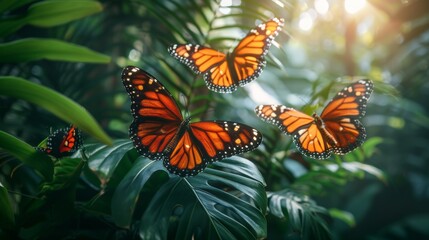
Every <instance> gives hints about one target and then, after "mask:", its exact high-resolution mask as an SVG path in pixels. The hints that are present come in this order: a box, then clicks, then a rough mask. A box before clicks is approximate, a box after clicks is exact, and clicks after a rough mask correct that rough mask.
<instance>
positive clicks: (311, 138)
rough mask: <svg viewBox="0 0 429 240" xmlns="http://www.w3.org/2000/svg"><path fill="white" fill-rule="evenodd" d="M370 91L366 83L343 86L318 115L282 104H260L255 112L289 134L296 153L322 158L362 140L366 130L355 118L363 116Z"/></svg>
mask: <svg viewBox="0 0 429 240" xmlns="http://www.w3.org/2000/svg"><path fill="white" fill-rule="evenodd" d="M372 89H373V84H372V82H371V81H370V80H359V81H357V82H355V83H353V84H351V85H350V86H348V87H345V88H344V89H343V90H342V91H340V92H339V93H338V94H337V95H336V96H335V97H334V98H333V99H332V100H331V101H330V102H329V103H328V104H327V106H326V107H325V109H324V110H323V112H322V113H321V114H320V116H319V115H317V114H313V115H312V116H309V115H307V114H305V113H302V112H300V111H297V110H295V109H293V108H288V107H286V106H283V105H260V106H258V107H256V108H255V112H256V114H257V115H258V116H259V117H261V118H262V119H263V120H264V121H266V122H269V123H272V124H274V125H276V126H278V127H279V128H280V130H281V131H283V132H284V133H286V134H288V135H292V136H293V140H294V142H295V145H296V146H297V148H298V150H299V151H300V152H302V153H303V154H305V155H307V156H309V157H312V158H317V159H325V158H328V157H329V156H330V155H331V153H335V154H340V155H343V154H346V153H348V152H350V151H352V150H354V149H355V148H357V147H358V146H360V145H361V144H362V143H363V142H364V141H365V139H366V131H365V128H364V127H363V125H362V124H361V123H360V121H359V119H360V118H362V117H363V116H364V115H365V112H366V103H367V101H368V99H369V97H370V95H371V93H372Z"/></svg>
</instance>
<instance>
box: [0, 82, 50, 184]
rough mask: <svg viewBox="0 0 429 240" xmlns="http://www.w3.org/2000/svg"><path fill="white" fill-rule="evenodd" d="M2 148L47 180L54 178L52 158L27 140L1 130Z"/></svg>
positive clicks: (0, 142)
mask: <svg viewBox="0 0 429 240" xmlns="http://www.w3.org/2000/svg"><path fill="white" fill-rule="evenodd" d="M0 83H1V81H0ZM0 86H1V84H0ZM0 89H2V88H0ZM0 148H1V149H3V150H5V151H6V152H8V153H9V154H11V155H12V156H14V157H16V158H17V159H19V160H21V161H22V162H23V163H25V164H27V165H28V166H30V167H32V168H33V169H36V170H37V171H39V172H40V173H41V174H42V175H43V177H44V178H45V179H46V180H50V179H51V178H52V173H53V164H52V160H51V159H50V158H49V157H48V156H47V155H46V154H44V153H41V152H39V151H36V150H35V149H34V147H32V146H30V145H28V144H27V143H26V142H23V141H21V140H20V139H18V138H16V137H14V136H12V135H10V134H8V133H5V132H3V131H0Z"/></svg>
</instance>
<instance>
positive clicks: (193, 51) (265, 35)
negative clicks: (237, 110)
mask: <svg viewBox="0 0 429 240" xmlns="http://www.w3.org/2000/svg"><path fill="white" fill-rule="evenodd" d="M283 23H284V20H283V19H282V18H273V19H271V20H269V21H267V22H264V23H261V24H259V25H258V26H257V27H256V28H255V29H252V30H251V31H250V32H249V34H247V36H246V37H244V38H243V39H242V40H241V41H240V42H239V43H238V45H237V47H236V48H235V49H234V50H233V52H232V53H230V54H228V55H227V54H224V53H221V52H219V51H217V50H215V49H212V48H209V47H204V46H200V45H192V44H174V45H172V46H171V47H169V48H168V51H169V52H170V54H171V55H172V56H173V57H175V58H177V59H178V60H179V61H181V62H183V63H185V64H186V65H187V66H189V67H190V68H191V69H192V70H193V71H194V72H195V73H197V74H203V75H204V80H205V82H206V84H207V87H208V88H209V89H210V90H212V91H215V92H220V93H231V92H234V91H235V90H237V86H239V85H240V86H243V85H245V84H246V83H248V82H250V81H252V80H254V79H256V78H257V77H258V76H259V75H260V73H261V72H262V68H263V67H264V66H265V60H264V56H265V55H266V54H267V52H268V49H269V47H270V46H271V43H272V41H273V40H274V38H275V37H276V36H277V35H278V32H279V31H280V29H281V28H282V26H283Z"/></svg>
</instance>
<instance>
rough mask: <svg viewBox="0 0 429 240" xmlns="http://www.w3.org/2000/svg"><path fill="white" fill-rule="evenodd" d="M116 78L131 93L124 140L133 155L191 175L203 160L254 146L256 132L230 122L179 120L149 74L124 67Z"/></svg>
mask: <svg viewBox="0 0 429 240" xmlns="http://www.w3.org/2000/svg"><path fill="white" fill-rule="evenodd" d="M122 81H123V84H124V86H125V89H126V90H127V92H128V94H129V95H130V97H131V112H132V115H133V117H134V120H133V123H132V124H131V125H130V138H131V140H132V141H133V143H134V146H135V147H136V149H137V150H138V152H139V154H140V155H142V156H146V157H148V158H150V159H153V160H163V163H164V166H165V167H166V168H167V169H168V170H169V171H170V172H171V173H174V174H177V175H179V176H182V177H185V176H193V175H196V174H198V173H199V172H200V171H202V170H203V169H205V167H206V166H207V164H209V163H211V162H214V161H219V160H221V159H223V158H225V157H229V156H232V155H236V154H239V153H242V152H247V151H251V150H253V149H255V148H256V147H257V146H258V145H259V144H260V143H261V140H262V136H261V134H260V133H259V132H258V131H257V130H256V129H254V128H251V127H249V126H247V125H245V124H240V123H236V122H230V121H219V120H215V121H201V122H191V119H190V118H186V119H184V118H183V116H182V114H181V111H180V109H179V107H178V105H177V104H176V102H175V101H174V98H173V97H172V96H171V94H170V92H168V91H167V89H165V88H164V86H163V85H162V84H161V83H160V82H159V81H158V80H157V79H156V78H155V77H153V76H151V75H150V74H149V73H147V72H145V71H143V70H141V69H139V68H137V67H132V66H130V67H126V68H125V69H124V70H123V72H122Z"/></svg>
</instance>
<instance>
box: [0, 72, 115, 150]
mask: <svg viewBox="0 0 429 240" xmlns="http://www.w3.org/2000/svg"><path fill="white" fill-rule="evenodd" d="M0 95H5V96H10V97H16V98H19V99H23V100H25V101H28V102H31V103H34V104H36V105H38V106H39V107H42V108H44V109H46V110H48V111H50V112H51V113H53V114H54V115H56V116H57V117H59V118H61V119H63V120H65V121H67V122H70V123H74V124H75V125H76V126H77V127H79V128H80V129H81V130H83V131H85V132H87V133H89V134H91V135H92V136H93V137H95V138H97V139H98V140H100V141H101V142H103V143H106V144H111V139H110V138H109V136H107V134H106V133H105V132H104V131H103V130H102V129H101V127H100V126H99V125H98V124H97V122H96V120H95V119H94V118H93V117H92V116H91V114H90V113H88V112H87V111H86V110H85V108H83V107H82V106H80V105H79V104H77V103H76V102H74V101H73V100H71V99H70V98H68V97H66V96H64V95H61V94H59V93H58V92H55V91H53V90H51V89H49V88H47V87H44V86H42V85H39V84H36V83H33V82H30V81H27V80H25V79H22V78H17V77H0Z"/></svg>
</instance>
